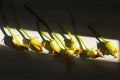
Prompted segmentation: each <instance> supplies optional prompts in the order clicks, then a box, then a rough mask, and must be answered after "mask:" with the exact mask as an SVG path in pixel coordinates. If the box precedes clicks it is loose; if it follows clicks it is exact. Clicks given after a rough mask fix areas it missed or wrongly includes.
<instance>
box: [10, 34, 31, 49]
mask: <svg viewBox="0 0 120 80" xmlns="http://www.w3.org/2000/svg"><path fill="white" fill-rule="evenodd" d="M12 43H13V44H14V45H15V46H16V47H17V48H19V49H23V50H28V48H29V46H28V45H27V44H26V45H24V44H23V43H22V42H20V41H19V40H18V38H17V37H16V35H12Z"/></svg>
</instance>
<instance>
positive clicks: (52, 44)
mask: <svg viewBox="0 0 120 80" xmlns="http://www.w3.org/2000/svg"><path fill="white" fill-rule="evenodd" d="M40 32H41V34H42V35H43V36H45V37H46V38H48V39H49V45H50V47H51V49H52V53H56V54H60V51H61V48H60V46H59V45H58V43H57V42H56V40H54V39H52V38H50V37H48V36H47V35H46V34H45V33H44V32H43V31H40Z"/></svg>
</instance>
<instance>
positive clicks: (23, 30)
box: [20, 28, 32, 39]
mask: <svg viewBox="0 0 120 80" xmlns="http://www.w3.org/2000/svg"><path fill="white" fill-rule="evenodd" d="M20 30H21V31H22V32H23V33H24V34H25V35H26V36H27V37H28V38H30V39H31V38H32V37H31V36H29V34H28V33H27V32H26V31H25V29H23V28H21V29H20Z"/></svg>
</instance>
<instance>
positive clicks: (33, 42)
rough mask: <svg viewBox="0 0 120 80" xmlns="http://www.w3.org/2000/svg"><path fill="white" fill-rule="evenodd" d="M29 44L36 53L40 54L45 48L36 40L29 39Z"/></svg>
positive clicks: (43, 44)
mask: <svg viewBox="0 0 120 80" xmlns="http://www.w3.org/2000/svg"><path fill="white" fill-rule="evenodd" d="M30 43H31V45H32V46H33V48H34V50H36V51H37V52H42V51H43V48H44V47H45V43H40V42H39V41H38V40H37V39H36V38H31V39H30Z"/></svg>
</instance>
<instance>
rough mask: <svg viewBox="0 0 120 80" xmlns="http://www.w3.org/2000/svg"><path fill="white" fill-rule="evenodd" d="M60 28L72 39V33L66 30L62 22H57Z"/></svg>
mask: <svg viewBox="0 0 120 80" xmlns="http://www.w3.org/2000/svg"><path fill="white" fill-rule="evenodd" d="M59 26H60V28H61V29H62V30H63V31H65V32H66V33H67V34H68V35H69V36H70V38H71V39H72V34H71V33H70V31H68V30H67V29H66V28H65V27H64V25H63V24H59Z"/></svg>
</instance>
